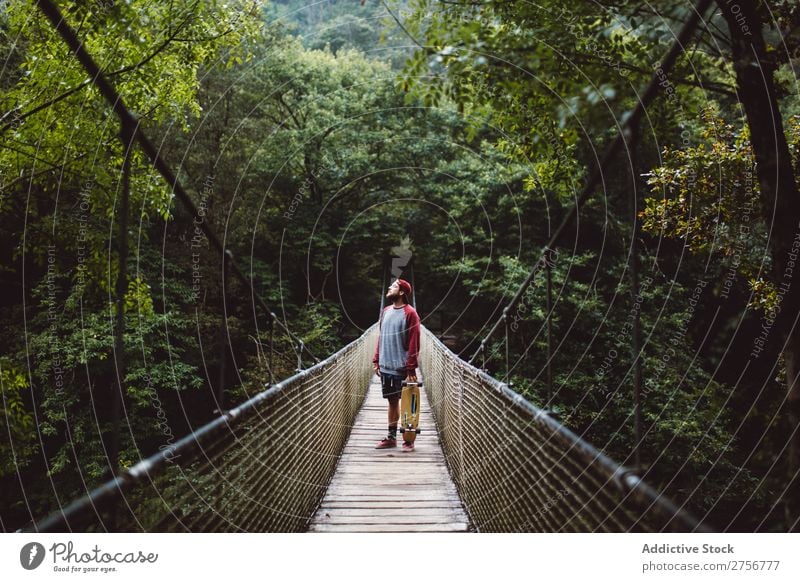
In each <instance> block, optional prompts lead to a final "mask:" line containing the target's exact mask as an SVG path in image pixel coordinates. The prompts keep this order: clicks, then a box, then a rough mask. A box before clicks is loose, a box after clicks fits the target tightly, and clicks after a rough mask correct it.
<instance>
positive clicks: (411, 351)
mask: <svg viewBox="0 0 800 582" xmlns="http://www.w3.org/2000/svg"><path fill="white" fill-rule="evenodd" d="M419 328H420V325H419V314H418V313H417V312H416V310H414V309H408V310H406V331H407V332H408V362H407V363H406V368H407V372H406V374H407V376H408V377H409V378H412V381H416V379H417V366H418V365H419V363H418V361H417V358H418V357H419V336H420V330H419Z"/></svg>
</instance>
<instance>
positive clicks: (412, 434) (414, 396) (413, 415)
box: [400, 380, 422, 443]
mask: <svg viewBox="0 0 800 582" xmlns="http://www.w3.org/2000/svg"><path fill="white" fill-rule="evenodd" d="M419 387H420V383H419V382H408V383H406V382H405V380H404V381H403V392H402V393H401V394H400V433H401V434H402V435H403V440H404V441H405V442H407V443H413V442H414V439H416V438H417V435H418V434H419V433H420V432H422V431H420V429H419V428H418V427H419V408H420V398H419Z"/></svg>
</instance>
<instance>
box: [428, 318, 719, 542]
mask: <svg viewBox="0 0 800 582" xmlns="http://www.w3.org/2000/svg"><path fill="white" fill-rule="evenodd" d="M423 334H424V335H423V342H422V354H421V357H420V361H421V362H422V364H421V367H422V372H423V374H424V375H425V378H426V381H425V386H426V389H427V390H428V391H429V401H430V402H431V406H432V408H433V412H434V417H435V419H436V424H437V429H438V431H439V434H440V440H441V442H442V447H443V449H444V451H445V457H446V459H447V464H448V468H449V469H450V472H451V475H452V476H453V479H454V481H455V483H456V487H457V488H458V490H459V494H460V495H461V497H462V499H463V501H464V503H465V506H466V509H467V511H468V513H469V514H470V519H471V521H472V522H473V524H474V525H475V527H476V528H477V529H478V530H479V531H481V530H483V531H561V530H560V529H558V528H557V527H556V526H559V527H564V528H565V529H566V530H567V531H569V530H570V529H575V530H577V531H586V530H590V531H595V530H607V531H618V530H619V528H620V527H625V528H629V530H645V531H662V530H663V531H703V532H707V531H711V530H710V529H709V528H708V527H707V526H705V525H704V524H702V523H700V522H699V521H698V520H697V519H696V518H695V517H694V516H692V515H691V514H690V513H688V512H687V511H685V510H683V509H681V508H679V507H677V506H676V505H675V503H674V502H672V501H671V500H669V499H668V498H667V497H666V496H664V495H663V494H661V493H659V492H658V491H656V490H655V489H654V488H653V487H651V486H650V485H648V484H647V483H645V482H644V481H643V480H642V479H640V478H639V477H638V476H637V475H636V474H635V473H634V472H633V471H632V469H630V468H628V467H625V466H623V465H620V464H619V463H617V462H616V461H614V460H612V459H611V458H610V457H608V456H607V455H606V454H604V453H602V452H601V451H599V450H598V449H596V448H595V447H594V446H592V445H591V444H589V443H588V442H587V441H585V440H584V439H582V438H580V437H579V436H578V435H576V434H575V433H574V432H572V431H571V430H570V429H568V428H567V427H565V426H564V425H563V424H561V423H560V422H558V421H557V420H556V419H554V418H552V417H551V416H550V415H548V414H547V413H546V412H545V411H543V410H542V409H540V408H538V407H537V406H535V405H534V404H533V403H531V402H530V401H528V400H526V399H525V398H524V397H523V396H521V395H520V394H519V393H517V392H515V391H514V390H513V389H511V388H510V387H509V386H508V385H507V384H506V383H504V382H501V381H500V380H497V379H496V378H493V377H492V376H490V375H489V374H487V373H486V372H484V371H483V370H480V369H478V368H476V367H474V366H472V365H471V364H469V363H468V362H466V361H464V360H462V359H461V358H459V357H458V356H457V355H456V354H454V353H453V352H452V351H451V350H450V349H449V348H448V347H447V346H445V345H444V344H443V343H442V342H441V341H440V340H439V339H438V338H437V337H436V336H435V335H434V334H433V333H431V331H430V330H428V329H427V328H424V327H423ZM434 352H437V353H438V356H437V355H436V354H434ZM435 357H438V358H439V359H440V360H446V361H434V358H435ZM455 367H459V368H460V370H457V369H455ZM462 373H467V374H471V375H472V376H473V377H474V378H475V379H477V380H478V382H479V386H478V388H475V389H473V388H472V387H471V385H470V383H469V381H463V377H462V375H461V374H462ZM492 393H494V394H495V395H497V396H499V397H500V398H501V399H502V400H503V401H504V402H506V403H507V404H508V405H509V408H511V409H513V413H514V414H515V415H518V416H519V417H520V418H522V419H525V421H526V422H525V426H524V427H519V426H517V425H515V426H514V428H513V429H510V430H506V431H505V432H504V433H502V434H499V435H498V437H497V438H496V441H497V445H496V446H490V445H489V444H488V443H489V442H491V439H490V438H489V436H490V435H493V434H495V433H500V432H501V431H502V430H503V428H502V427H500V428H499V429H498V428H497V427H496V426H495V422H494V421H495V420H496V419H494V418H490V417H489V413H488V412H487V411H490V410H491V403H488V404H487V402H488V400H487V399H491V397H492ZM465 400H467V401H468V404H467V405H466V406H465V405H464V402H465ZM469 402H472V403H473V404H472V405H470V404H469ZM475 403H477V404H475ZM472 412H474V414H472ZM469 416H471V418H467V417H469ZM509 416H510V415H509V414H508V412H507V411H506V415H505V416H504V417H503V418H502V419H500V422H498V423H497V424H498V425H501V424H502V423H504V422H505V421H507V420H508V418H509ZM511 424H512V425H513V424H514V423H513V422H512V423H511ZM536 427H539V428H540V429H543V430H541V432H542V433H543V434H533V432H534V429H535V428H536ZM465 435H466V437H465ZM474 435H479V436H474ZM524 441H527V443H526V442H524ZM526 444H527V445H533V446H537V447H539V448H538V449H537V453H538V452H540V451H543V450H544V449H545V448H546V447H549V448H550V449H553V450H554V451H555V452H552V453H550V452H548V453H543V456H544V457H548V460H547V462H545V463H544V464H545V465H546V471H544V473H545V476H544V477H540V479H543V478H547V479H550V480H556V479H557V476H556V470H558V471H559V472H562V473H564V474H565V475H564V477H565V478H566V477H569V476H571V477H572V478H573V479H574V481H573V482H571V483H567V484H564V480H563V479H562V481H561V485H562V486H564V491H569V495H567V497H569V496H573V497H576V498H578V499H579V500H580V499H581V498H584V499H586V501H585V502H584V505H583V506H582V507H581V508H580V509H579V510H578V511H581V510H582V509H584V508H585V507H586V506H587V505H591V504H597V505H601V506H602V509H603V511H600V508H598V510H597V511H594V512H591V511H587V512H586V513H587V514H592V513H593V514H594V516H583V515H580V516H579V515H578V511H575V510H574V508H570V507H569V503H564V504H563V507H559V509H558V511H555V510H553V512H554V513H560V516H559V519H558V520H553V519H545V516H544V515H543V514H542V511H543V510H542V509H541V501H542V499H545V500H547V501H548V502H549V503H552V504H553V506H554V507H555V506H556V505H560V504H561V502H562V501H563V499H562V497H564V496H563V495H559V496H555V497H558V498H557V499H556V498H554V496H553V495H552V489H554V486H553V484H547V485H546V487H548V488H549V489H550V490H551V491H550V493H546V492H537V491H532V489H534V488H535V487H536V486H537V484H536V483H534V484H531V483H526V482H521V480H520V479H519V478H518V477H517V478H516V480H515V481H513V482H512V481H510V480H509V482H508V483H498V481H499V480H500V479H507V478H508V477H509V476H512V477H513V475H514V474H515V473H518V472H521V468H522V467H524V466H526V465H525V464H526V463H531V462H532V459H531V458H530V457H524V456H520V457H519V458H518V459H514V460H515V462H518V463H519V464H518V465H511V464H510V460H509V461H507V462H506V464H505V465H501V464H499V463H498V466H497V469H498V470H497V471H495V472H494V476H493V477H492V478H491V479H489V480H488V481H487V480H482V481H480V482H477V480H478V478H479V476H480V473H481V471H485V472H487V473H489V472H491V471H490V469H487V467H490V465H491V463H492V462H493V457H497V458H500V457H502V456H503V455H504V454H506V453H505V449H510V448H511V447H515V448H517V450H519V449H522V448H529V447H526V446H525V445H526ZM518 445H519V446H518ZM501 449H502V450H501ZM465 454H466V455H467V456H468V457H471V460H467V461H466V462H465V460H464V455H465ZM556 455H559V456H558V458H556ZM568 457H569V461H570V464H572V465H573V466H574V467H573V468H575V469H576V470H577V469H581V474H580V475H577V476H575V475H574V474H572V475H569V471H568V470H567V471H565V470H564V467H561V466H560V463H561V462H562V460H565V459H566V458H568ZM548 463H550V464H549V465H548ZM499 469H504V470H503V471H500V470H499ZM568 469H569V468H568ZM531 472H534V471H533V470H531ZM540 472H541V471H540ZM589 473H591V474H592V476H591V477H589V476H588V475H589ZM584 474H586V475H587V478H586V479H585V480H586V481H592V482H591V483H582V484H578V485H575V483H576V482H577V480H578V479H581V478H583V476H584ZM498 475H499V476H500V478H499V479H498V478H497V477H498ZM470 479H473V480H475V481H476V482H475V483H471V482H470ZM609 486H610V488H613V489H614V491H609ZM593 487H594V488H596V492H595V489H593ZM540 488H541V489H542V490H544V489H545V484H542V485H541V487H540ZM559 491H561V490H559ZM587 492H588V493H587ZM591 492H595V495H589V493H591ZM538 493H541V494H538ZM534 497H536V499H534ZM595 497H596V498H595ZM600 497H604V498H606V499H604V500H602V501H601V499H600ZM508 499H516V502H515V503H513V504H511V503H509V502H508ZM523 500H524V501H525V503H523V502H522V501H523ZM528 502H530V503H528ZM504 504H505V505H504ZM537 507H538V508H539V509H537ZM545 509H548V508H545ZM606 510H607V511H606ZM612 515H613V516H614V518H613V519H609V518H610V517H611V516H612ZM573 519H574V520H575V522H576V523H575V524H572V523H571V522H572V520H573ZM548 528H549V529H548Z"/></svg>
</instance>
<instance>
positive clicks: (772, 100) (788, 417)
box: [717, 0, 800, 530]
mask: <svg viewBox="0 0 800 582" xmlns="http://www.w3.org/2000/svg"><path fill="white" fill-rule="evenodd" d="M717 5H718V7H719V9H720V10H721V12H722V16H723V17H724V18H725V21H726V22H727V24H728V28H729V30H730V35H731V47H732V53H733V55H732V56H733V64H734V69H735V71H736V81H737V92H738V97H739V101H740V102H741V104H742V105H743V106H744V110H745V114H746V116H747V124H748V126H749V128H750V136H751V138H750V139H751V143H752V147H753V153H754V155H755V159H756V175H757V177H758V183H759V186H760V189H761V199H762V203H763V207H764V220H765V222H766V225H767V227H768V229H769V230H770V239H769V248H770V254H771V256H772V262H773V271H772V276H773V282H774V284H775V286H776V288H777V289H778V291H779V293H780V295H779V296H780V297H781V298H782V299H781V301H780V303H779V308H780V310H779V312H778V314H777V316H776V317H775V321H774V324H771V330H770V333H771V334H774V337H772V338H771V339H772V340H773V341H775V340H779V341H780V342H781V345H782V346H783V355H784V360H785V362H786V385H787V388H786V389H787V394H786V401H785V403H784V407H783V417H784V419H785V421H786V424H787V433H786V434H787V435H788V438H789V439H790V442H789V447H788V450H789V453H788V454H789V458H788V463H787V466H788V483H787V490H786V495H785V499H784V501H785V503H784V508H785V518H786V528H787V529H794V530H796V529H797V528H798V518H799V517H800V490H799V487H800V479H798V476H797V472H798V469H800V431H798V425H799V424H800V389H799V388H800V387H798V384H797V377H798V372H800V330H798V326H797V325H796V322H797V315H798V312H800V268H795V265H794V260H796V259H797V258H798V257H797V256H792V254H791V253H792V244H793V242H794V241H795V237H798V242H797V243H795V244H800V198H799V197H798V189H797V182H796V181H795V176H794V172H793V170H792V161H791V156H790V153H789V146H788V144H787V143H786V135H785V133H784V130H783V122H782V120H781V114H780V109H779V107H778V100H777V98H776V96H775V85H774V80H773V73H774V70H775V63H774V61H772V60H771V59H770V58H769V56H768V55H767V52H766V46H765V42H764V37H763V31H762V29H763V26H764V22H763V19H762V15H761V14H760V13H759V11H758V9H757V6H758V3H757V2H756V1H754V0H737V1H736V2H730V1H726V0H717ZM796 249H797V247H795V250H796ZM797 267H800V263H798V265H797ZM793 275H795V276H796V277H795V278H797V279H798V280H797V281H794V279H793V277H792V276H793ZM768 323H769V314H767V315H766V316H765V319H764V320H763V321H762V324H763V325H767V324H768ZM784 342H785V344H784Z"/></svg>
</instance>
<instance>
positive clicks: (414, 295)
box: [408, 257, 417, 309]
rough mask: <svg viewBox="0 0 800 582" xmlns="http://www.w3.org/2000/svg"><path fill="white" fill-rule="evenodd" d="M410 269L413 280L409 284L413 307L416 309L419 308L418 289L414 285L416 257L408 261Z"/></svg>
mask: <svg viewBox="0 0 800 582" xmlns="http://www.w3.org/2000/svg"><path fill="white" fill-rule="evenodd" d="M408 269H409V272H410V276H409V278H410V279H411V281H409V283H411V307H413V308H414V309H416V308H417V288H416V286H415V284H414V257H411V258H410V259H409V260H408Z"/></svg>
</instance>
